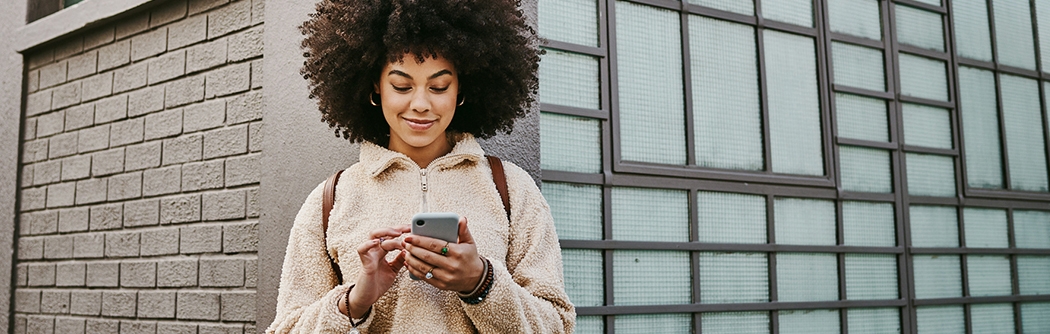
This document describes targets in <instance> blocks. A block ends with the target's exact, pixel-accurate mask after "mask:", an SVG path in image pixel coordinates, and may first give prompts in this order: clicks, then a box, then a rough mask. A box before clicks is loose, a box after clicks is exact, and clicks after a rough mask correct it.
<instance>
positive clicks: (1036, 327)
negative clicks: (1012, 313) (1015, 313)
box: [1021, 302, 1050, 333]
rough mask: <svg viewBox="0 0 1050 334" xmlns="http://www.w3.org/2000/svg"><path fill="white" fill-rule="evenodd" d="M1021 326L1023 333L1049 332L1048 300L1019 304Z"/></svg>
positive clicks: (1049, 312)
mask: <svg viewBox="0 0 1050 334" xmlns="http://www.w3.org/2000/svg"><path fill="white" fill-rule="evenodd" d="M1021 327H1022V328H1023V329H1024V332H1025V333H1050V302H1042V303H1024V304H1021Z"/></svg>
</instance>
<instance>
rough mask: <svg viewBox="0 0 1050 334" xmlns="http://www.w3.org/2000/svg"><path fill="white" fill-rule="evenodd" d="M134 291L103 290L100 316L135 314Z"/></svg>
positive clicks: (127, 315) (132, 315)
mask: <svg viewBox="0 0 1050 334" xmlns="http://www.w3.org/2000/svg"><path fill="white" fill-rule="evenodd" d="M135 306H136V303H135V291H103V292H102V316H105V317H127V318H131V317H134V316H135Z"/></svg>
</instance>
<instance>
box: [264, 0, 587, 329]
mask: <svg viewBox="0 0 1050 334" xmlns="http://www.w3.org/2000/svg"><path fill="white" fill-rule="evenodd" d="M517 6H518V4H517V1H513V0H463V1H455V0H450V1H425V0H424V1H421V0H325V1H322V2H321V3H320V4H318V6H317V12H316V13H314V14H312V15H311V19H310V20H309V21H307V22H306V23H304V24H303V26H302V28H301V29H302V31H303V33H304V34H305V35H306V38H305V39H304V41H303V47H304V48H305V49H306V50H307V54H306V57H307V61H306V63H305V65H304V67H303V70H302V72H303V76H304V77H306V78H307V79H308V80H309V81H310V83H311V96H312V97H314V98H316V99H317V100H318V102H319V107H320V109H321V112H322V115H323V119H324V120H325V121H326V122H328V124H329V125H331V126H332V127H334V128H336V133H337V135H338V134H342V136H343V137H344V138H346V139H349V140H351V141H354V142H361V143H362V145H361V153H360V154H361V156H360V162H358V163H357V164H354V165H353V166H351V167H350V168H348V169H347V170H345V171H344V172H343V174H342V176H341V178H340V181H339V183H338V186H337V187H336V192H335V206H334V208H333V209H332V211H331V216H330V219H329V226H328V228H327V231H324V229H323V227H322V224H321V215H322V212H321V211H322V205H321V204H322V203H321V200H322V190H323V187H324V185H323V184H321V185H318V187H317V188H316V189H314V191H313V192H312V193H311V194H310V196H309V197H308V198H307V199H306V202H305V203H304V204H303V207H302V209H301V210H300V211H299V214H298V215H297V216H296V219H295V224H294V225H293V227H292V230H291V235H290V237H289V240H288V249H287V253H286V257H285V260H284V268H283V272H282V274H281V286H280V291H279V295H278V302H277V315H276V318H275V319H274V322H273V324H271V325H270V327H269V328H268V329H267V332H268V333H285V332H310V333H314V332H336V333H346V332H348V331H351V330H357V331H361V332H395V333H422V332H433V333H447V332H457V333H463V332H486V333H502V332H542V333H547V332H572V330H573V327H574V324H575V309H574V308H573V306H572V304H571V303H570V302H569V300H568V297H567V296H566V294H565V288H564V282H563V278H562V263H561V253H560V249H559V246H558V238H557V235H556V234H555V231H554V225H553V222H552V218H551V215H550V210H549V207H548V206H547V204H546V202H545V201H544V200H543V197H542V195H541V194H540V192H539V190H538V189H537V188H536V186H535V184H534V182H533V180H532V179H531V178H530V177H529V175H528V174H527V173H526V172H524V171H523V170H522V169H521V168H519V167H517V166H514V165H513V164H509V163H508V164H506V165H507V168H506V178H507V185H508V188H509V198H510V214H509V217H508V215H507V213H506V212H505V211H504V205H503V202H502V200H501V198H500V195H499V193H497V192H496V188H495V186H494V183H493V179H492V171H491V169H490V167H489V164H488V162H487V161H486V159H485V158H484V152H483V151H482V149H481V147H480V146H479V145H478V144H477V142H476V141H475V139H474V137H475V136H478V137H488V136H491V135H493V134H495V133H496V132H499V131H509V130H510V128H511V126H512V125H513V121H514V119H516V118H518V117H520V116H522V115H524V111H525V110H526V109H527V108H529V107H530V106H531V105H532V103H533V102H534V101H533V99H532V98H531V94H534V93H535V91H536V89H537V87H538V85H537V79H536V69H537V63H538V61H539V51H538V50H536V49H535V48H534V47H533V46H534V45H535V44H534V43H535V42H536V37H535V32H534V31H533V30H532V29H530V28H529V27H528V26H527V25H526V24H525V22H524V18H523V16H522V13H521V11H520V10H519V9H518V8H517ZM418 212H455V213H458V214H459V215H460V216H462V217H464V218H462V219H461V220H460V221H459V238H458V242H456V243H446V242H444V241H440V240H437V239H432V238H428V237H424V236H417V235H411V234H409V233H408V232H409V231H410V228H409V227H408V225H407V224H406V223H408V222H409V220H410V219H411V217H412V216H413V215H414V214H415V213H418ZM468 218H469V224H468V223H467V221H468ZM508 218H509V219H508ZM326 243H327V244H326ZM325 245H327V249H326V246H325ZM326 251H327V254H326ZM329 255H330V256H331V257H332V258H333V259H334V261H335V262H337V263H338V270H340V271H341V274H342V277H343V278H344V279H345V281H344V284H342V285H337V284H338V283H337V282H338V280H337V278H336V277H337V276H336V273H335V272H334V270H333V269H332V266H331V265H330V264H329V261H328V256H329ZM409 274H412V275H414V276H416V277H421V278H422V279H421V280H418V281H417V280H412V279H410V278H409V277H408V276H409Z"/></svg>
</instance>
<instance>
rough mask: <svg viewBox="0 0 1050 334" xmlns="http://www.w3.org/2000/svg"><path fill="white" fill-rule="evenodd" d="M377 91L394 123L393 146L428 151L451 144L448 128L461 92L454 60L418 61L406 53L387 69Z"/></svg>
mask: <svg viewBox="0 0 1050 334" xmlns="http://www.w3.org/2000/svg"><path fill="white" fill-rule="evenodd" d="M376 92H377V93H378V94H379V96H380V100H381V101H382V104H381V106H382V108H383V117H384V118H386V123H387V124H389V125H390V144H389V145H390V148H391V149H393V150H395V151H401V152H405V151H403V150H413V151H416V150H424V151H426V150H443V149H445V148H446V146H448V142H447V141H446V140H445V130H446V129H448V125H449V123H451V122H452V116H454V115H455V113H456V96H458V95H459V78H458V77H457V76H456V69H455V67H453V65H452V63H451V62H449V61H448V60H446V59H444V58H426V59H424V61H423V62H422V63H417V62H416V56H415V55H405V56H404V57H403V58H402V61H401V62H400V63H389V64H387V65H386V67H384V68H383V71H382V72H381V73H380V75H379V84H378V86H377V87H376ZM443 153H444V152H443Z"/></svg>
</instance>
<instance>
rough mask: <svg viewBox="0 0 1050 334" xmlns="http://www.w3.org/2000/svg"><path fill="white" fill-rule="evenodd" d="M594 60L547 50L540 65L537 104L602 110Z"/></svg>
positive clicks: (585, 56) (597, 73)
mask: <svg viewBox="0 0 1050 334" xmlns="http://www.w3.org/2000/svg"><path fill="white" fill-rule="evenodd" d="M598 65H599V64H598V59H597V58H596V57H592V56H587V55H581V54H575V53H571V52H564V51H558V50H547V51H546V54H544V55H543V61H541V62H540V70H539V77H540V95H539V96H540V102H543V103H551V104H558V105H564V106H570V107H577V108H588V109H599V108H600V107H601V92H600V91H601V80H600V77H599V72H598V71H599V69H598Z"/></svg>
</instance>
